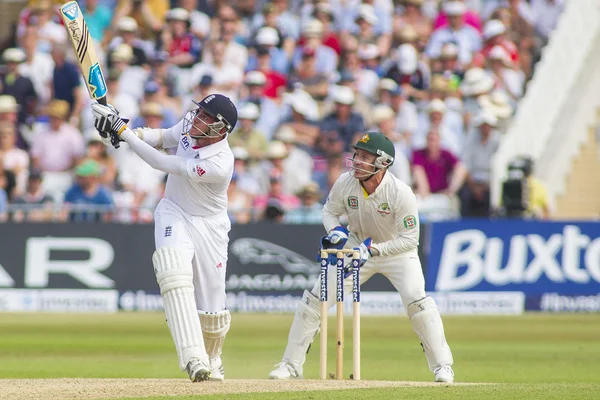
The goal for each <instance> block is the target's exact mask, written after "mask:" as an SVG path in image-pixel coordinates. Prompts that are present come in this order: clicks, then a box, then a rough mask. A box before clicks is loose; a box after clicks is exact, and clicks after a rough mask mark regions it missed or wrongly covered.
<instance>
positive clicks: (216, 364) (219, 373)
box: [210, 357, 225, 382]
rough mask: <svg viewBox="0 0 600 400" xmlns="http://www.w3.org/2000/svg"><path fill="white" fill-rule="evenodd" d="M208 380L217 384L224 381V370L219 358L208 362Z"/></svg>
mask: <svg viewBox="0 0 600 400" xmlns="http://www.w3.org/2000/svg"><path fill="white" fill-rule="evenodd" d="M210 380H211V381H219V382H222V381H224V380H225V368H224V367H223V361H221V357H215V358H211V360H210Z"/></svg>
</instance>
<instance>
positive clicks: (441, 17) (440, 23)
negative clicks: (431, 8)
mask: <svg viewBox="0 0 600 400" xmlns="http://www.w3.org/2000/svg"><path fill="white" fill-rule="evenodd" d="M484 1H485V0H484ZM421 2H422V1H421ZM459 2H460V3H464V0H459ZM464 21H465V25H470V26H472V27H473V28H475V29H476V30H477V31H478V32H481V18H480V17H479V14H478V13H477V12H476V11H473V10H468V9H467V8H466V6H465V11H464ZM449 23H450V16H449V15H448V11H446V7H442V9H441V12H440V13H439V14H438V16H437V18H436V19H435V22H434V23H433V27H434V29H438V28H442V27H444V26H447V25H448V24H449Z"/></svg>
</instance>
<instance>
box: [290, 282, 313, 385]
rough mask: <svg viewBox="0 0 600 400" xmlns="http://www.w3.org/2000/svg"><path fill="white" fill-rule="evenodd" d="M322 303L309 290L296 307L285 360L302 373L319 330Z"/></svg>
mask: <svg viewBox="0 0 600 400" xmlns="http://www.w3.org/2000/svg"><path fill="white" fill-rule="evenodd" d="M320 303H321V302H320V301H319V299H318V298H317V297H316V296H315V295H314V294H312V293H311V292H309V291H308V290H305V291H304V295H303V296H302V301H301V302H300V303H298V308H296V315H295V316H294V321H293V322H292V327H291V328H290V334H289V336H288V344H287V347H286V348H285V352H284V353H283V360H284V361H287V362H289V363H291V364H292V365H293V366H294V367H295V368H296V371H297V372H298V373H299V374H300V375H302V365H304V360H305V359H306V353H307V352H308V348H309V346H310V344H311V343H312V341H313V340H314V338H315V336H317V333H318V332H319V325H320V323H321V318H320V315H321V312H320Z"/></svg>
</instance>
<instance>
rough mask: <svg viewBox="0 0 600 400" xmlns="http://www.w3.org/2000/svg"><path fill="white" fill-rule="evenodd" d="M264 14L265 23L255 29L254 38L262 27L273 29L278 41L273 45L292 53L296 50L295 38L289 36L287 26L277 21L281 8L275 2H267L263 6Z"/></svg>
mask: <svg viewBox="0 0 600 400" xmlns="http://www.w3.org/2000/svg"><path fill="white" fill-rule="evenodd" d="M262 15H263V17H264V23H263V25H262V26H260V27H258V29H255V32H254V33H253V34H252V39H253V38H254V36H255V34H256V33H258V31H260V30H261V29H262V28H270V29H273V30H274V31H275V32H276V33H277V41H275V42H274V43H273V44H272V45H273V46H276V47H277V48H279V49H281V50H283V51H284V52H286V53H288V54H291V52H292V51H293V50H294V46H295V39H294V38H292V37H290V36H289V34H288V33H287V30H286V27H285V26H280V25H279V23H278V21H277V18H278V16H279V10H278V9H277V7H276V6H275V5H274V4H273V3H265V4H264V5H263V6H262Z"/></svg>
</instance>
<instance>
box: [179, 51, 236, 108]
mask: <svg viewBox="0 0 600 400" xmlns="http://www.w3.org/2000/svg"><path fill="white" fill-rule="evenodd" d="M226 46H227V43H226V42H224V41H221V40H215V41H212V42H211V43H210V44H209V45H208V49H209V50H210V55H211V56H210V58H209V57H203V58H202V62H201V63H198V64H196V65H194V67H193V68H192V71H191V72H190V79H191V82H193V83H192V84H193V85H195V84H196V82H198V81H200V78H201V77H202V76H204V75H210V76H212V77H213V87H214V89H215V90H216V91H217V92H219V93H221V94H224V95H226V96H228V97H229V98H231V100H232V101H233V102H234V103H236V102H237V94H238V89H239V88H240V85H241V84H242V81H243V79H244V75H243V71H244V70H243V69H241V68H239V66H237V65H236V64H232V63H229V62H227V61H226V59H225V50H226ZM190 89H192V87H190Z"/></svg>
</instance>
